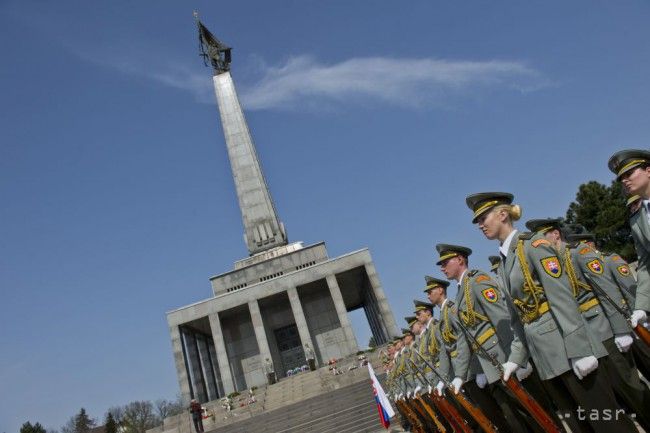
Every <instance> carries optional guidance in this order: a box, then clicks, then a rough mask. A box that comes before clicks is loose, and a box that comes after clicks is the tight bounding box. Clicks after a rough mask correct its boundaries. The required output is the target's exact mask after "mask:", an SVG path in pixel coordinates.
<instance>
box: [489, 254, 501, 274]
mask: <svg viewBox="0 0 650 433" xmlns="http://www.w3.org/2000/svg"><path fill="white" fill-rule="evenodd" d="M488 260H489V261H490V264H492V267H491V268H490V270H491V271H496V270H497V269H498V268H499V264H500V263H501V257H499V256H490V257H488Z"/></svg>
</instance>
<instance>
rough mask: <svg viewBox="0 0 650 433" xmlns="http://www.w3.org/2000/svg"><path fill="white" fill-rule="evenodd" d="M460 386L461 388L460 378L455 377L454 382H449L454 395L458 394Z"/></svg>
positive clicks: (461, 380) (461, 381)
mask: <svg viewBox="0 0 650 433" xmlns="http://www.w3.org/2000/svg"><path fill="white" fill-rule="evenodd" d="M461 386H463V379H461V378H460V377H455V378H454V380H452V381H451V387H452V388H453V390H454V394H458V393H459V392H460V387H461Z"/></svg>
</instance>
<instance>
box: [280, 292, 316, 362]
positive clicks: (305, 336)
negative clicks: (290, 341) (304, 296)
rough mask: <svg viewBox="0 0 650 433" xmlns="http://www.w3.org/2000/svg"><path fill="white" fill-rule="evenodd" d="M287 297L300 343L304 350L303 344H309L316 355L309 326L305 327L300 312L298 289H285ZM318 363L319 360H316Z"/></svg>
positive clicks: (302, 312)
mask: <svg viewBox="0 0 650 433" xmlns="http://www.w3.org/2000/svg"><path fill="white" fill-rule="evenodd" d="M287 295H288V296H289V302H290V303H291V311H293V318H294V320H295V321H296V327H297V328H298V334H300V342H301V343H302V347H303V349H304V347H305V343H307V344H309V347H311V349H312V350H313V351H314V354H316V353H317V352H316V347H315V346H314V343H313V342H312V341H311V335H310V334H309V326H308V325H307V319H306V318H305V312H304V311H303V310H302V304H301V303H300V297H299V296H298V289H296V288H295V287H289V288H288V289H287ZM316 362H317V363H318V362H320V360H318V359H317V360H316Z"/></svg>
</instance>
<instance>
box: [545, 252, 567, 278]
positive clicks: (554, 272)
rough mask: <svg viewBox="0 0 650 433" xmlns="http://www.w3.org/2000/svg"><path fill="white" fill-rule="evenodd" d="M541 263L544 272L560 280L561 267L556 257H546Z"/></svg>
mask: <svg viewBox="0 0 650 433" xmlns="http://www.w3.org/2000/svg"><path fill="white" fill-rule="evenodd" d="M541 262H542V267H543V268H544V272H546V273H547V274H549V275H550V276H551V277H553V278H560V276H561V275H562V265H560V260H559V259H558V258H557V256H551V257H546V258H545V259H542V260H541Z"/></svg>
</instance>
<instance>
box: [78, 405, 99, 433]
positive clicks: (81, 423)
mask: <svg viewBox="0 0 650 433" xmlns="http://www.w3.org/2000/svg"><path fill="white" fill-rule="evenodd" d="M95 425H97V423H96V421H95V420H94V419H92V418H90V417H89V416H88V414H87V413H86V409H84V408H83V407H82V408H81V410H80V411H79V413H78V414H77V416H76V417H75V420H74V430H75V433H89V432H90V430H91V429H92V428H93V427H95Z"/></svg>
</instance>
